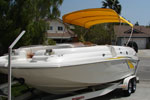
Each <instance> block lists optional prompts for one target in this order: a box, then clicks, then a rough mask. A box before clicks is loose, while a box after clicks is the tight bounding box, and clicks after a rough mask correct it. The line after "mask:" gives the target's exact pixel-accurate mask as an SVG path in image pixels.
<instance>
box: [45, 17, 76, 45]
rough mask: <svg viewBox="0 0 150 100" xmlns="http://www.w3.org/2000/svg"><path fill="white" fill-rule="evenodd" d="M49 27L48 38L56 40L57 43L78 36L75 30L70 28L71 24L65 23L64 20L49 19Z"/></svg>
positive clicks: (68, 40)
mask: <svg viewBox="0 0 150 100" xmlns="http://www.w3.org/2000/svg"><path fill="white" fill-rule="evenodd" d="M47 22H48V23H49V29H48V30H47V38H51V39H53V40H55V41H56V42H57V43H62V42H70V41H72V40H73V39H74V38H75V37H76V36H75V34H74V32H73V31H71V30H70V29H69V27H70V25H68V24H64V23H63V21H62V20H60V19H55V20H47Z"/></svg>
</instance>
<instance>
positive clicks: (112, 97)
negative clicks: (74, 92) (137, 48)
mask: <svg viewBox="0 0 150 100" xmlns="http://www.w3.org/2000/svg"><path fill="white" fill-rule="evenodd" d="M137 76H138V77H139V79H140V83H138V84H137V90H136V92H135V93H133V94H131V96H129V97H125V96H124V94H123V92H122V90H120V89H118V90H115V91H113V92H111V93H109V94H107V95H104V96H101V97H97V98H94V99H91V100H150V57H146V58H145V57H140V63H139V69H138V73H137Z"/></svg>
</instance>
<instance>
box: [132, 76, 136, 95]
mask: <svg viewBox="0 0 150 100" xmlns="http://www.w3.org/2000/svg"><path fill="white" fill-rule="evenodd" d="M135 91H136V78H133V79H132V93H134V92H135Z"/></svg>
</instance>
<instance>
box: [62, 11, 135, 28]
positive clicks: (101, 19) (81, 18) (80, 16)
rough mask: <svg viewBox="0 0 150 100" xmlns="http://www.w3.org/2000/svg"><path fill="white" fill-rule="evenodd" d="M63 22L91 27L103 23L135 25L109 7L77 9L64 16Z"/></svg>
mask: <svg viewBox="0 0 150 100" xmlns="http://www.w3.org/2000/svg"><path fill="white" fill-rule="evenodd" d="M63 22H64V23H68V24H73V25H79V26H82V27H85V28H90V27H91V26H93V25H96V24H101V23H127V24H129V25H130V26H131V27H133V25H132V24H131V23H130V22H129V21H127V20H126V19H124V18H123V17H121V16H120V15H118V14H117V13H116V12H115V11H114V10H112V9H107V8H94V9H85V10H79V11H75V12H72V13H69V14H66V15H64V16H63Z"/></svg>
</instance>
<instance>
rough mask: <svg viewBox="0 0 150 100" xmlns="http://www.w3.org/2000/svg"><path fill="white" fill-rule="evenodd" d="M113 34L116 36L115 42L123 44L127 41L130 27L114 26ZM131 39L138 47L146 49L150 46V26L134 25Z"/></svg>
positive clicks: (130, 30)
mask: <svg viewBox="0 0 150 100" xmlns="http://www.w3.org/2000/svg"><path fill="white" fill-rule="evenodd" d="M114 31H115V35H116V37H117V44H118V45H124V44H125V43H127V41H128V39H129V37H130V33H131V32H132V28H131V27H130V26H126V25H123V26H114ZM131 41H134V42H135V43H136V44H137V45H138V48H139V49H146V48H149V47H150V28H147V27H145V26H134V29H133V35H132V38H131Z"/></svg>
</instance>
